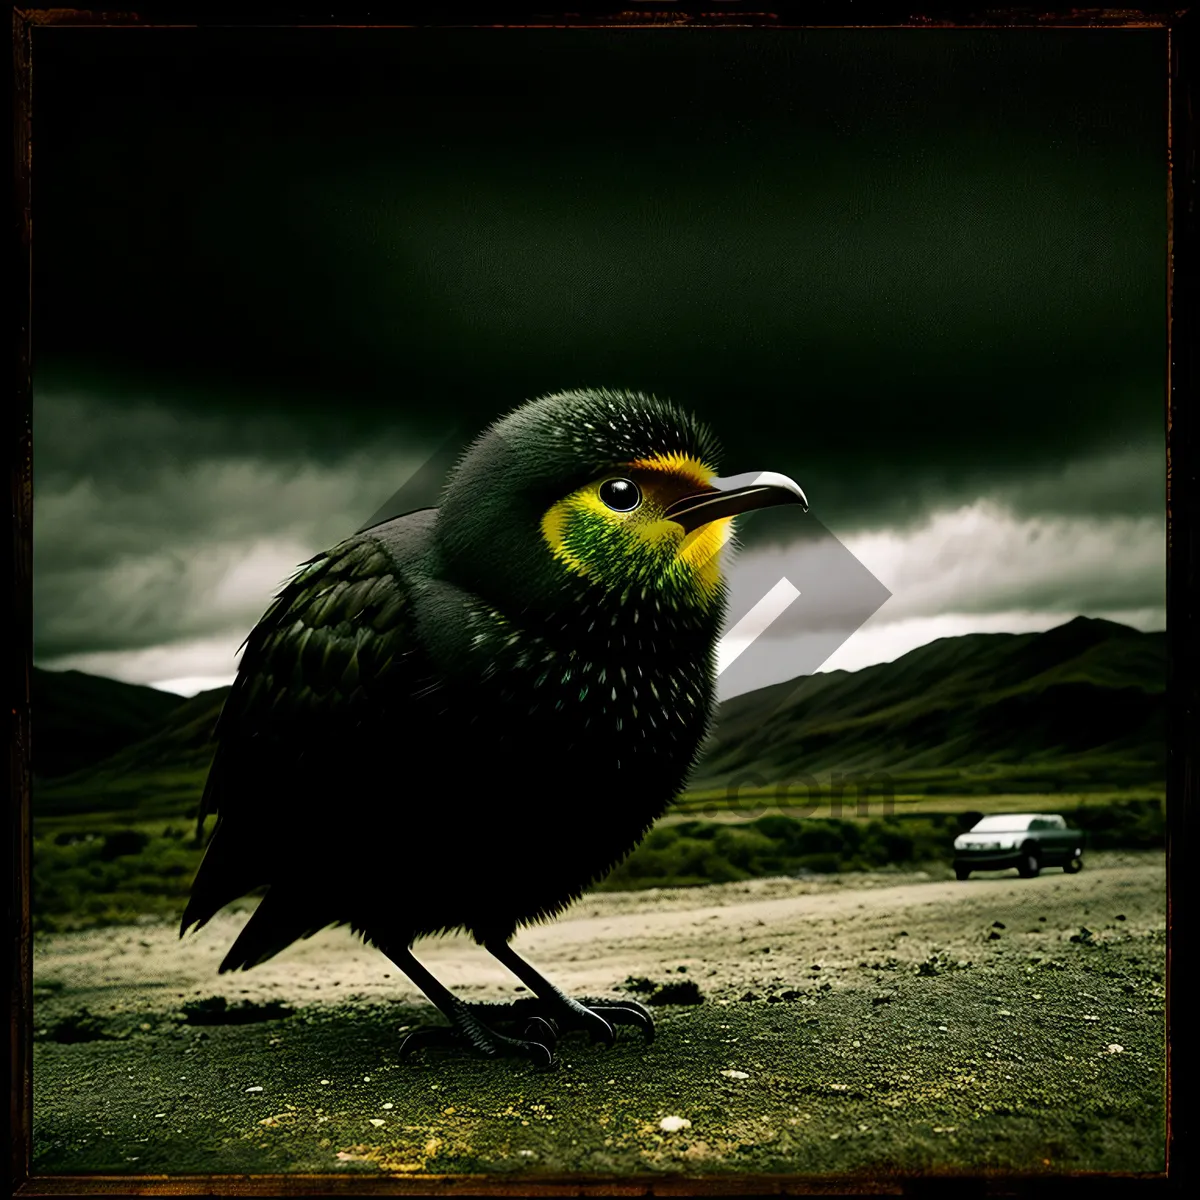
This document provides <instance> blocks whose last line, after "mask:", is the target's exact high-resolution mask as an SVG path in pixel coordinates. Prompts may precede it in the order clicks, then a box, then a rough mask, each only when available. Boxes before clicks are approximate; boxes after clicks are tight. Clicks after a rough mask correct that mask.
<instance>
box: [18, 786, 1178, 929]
mask: <svg viewBox="0 0 1200 1200" xmlns="http://www.w3.org/2000/svg"><path fill="white" fill-rule="evenodd" d="M743 799H745V798H743ZM762 807H763V808H766V805H763V806H762ZM697 809H698V806H696V807H693V806H692V805H691V803H690V801H688V800H685V802H684V803H682V804H681V805H680V806H679V807H678V809H677V810H676V811H675V812H674V813H672V814H671V815H670V816H668V817H666V818H664V820H663V821H662V822H660V824H659V825H658V826H657V828H655V829H654V830H652V831H651V833H650V835H649V836H648V837H647V838H646V840H645V841H644V842H643V843H642V845H641V846H639V847H638V849H637V850H635V851H634V853H633V854H632V855H631V856H630V857H629V858H628V859H627V860H626V861H625V862H624V863H622V864H621V865H620V866H619V867H618V868H617V869H616V870H615V871H614V872H613V873H612V874H611V875H610V876H609V877H608V878H607V879H605V880H604V881H603V882H602V883H601V884H600V885H599V887H598V888H597V890H598V891H608V892H612V891H624V890H636V889H640V888H647V887H687V886H694V885H697V884H704V883H727V882H736V881H739V880H746V879H756V878H764V877H770V876H803V875H805V874H814V873H815V874H829V873H835V872H840V871H869V870H879V869H894V868H901V867H904V868H909V867H913V866H921V865H925V864H931V863H942V864H944V863H947V862H949V860H950V857H951V848H952V842H953V839H954V836H955V834H956V833H957V832H959V830H960V829H961V828H962V827H963V824H964V814H968V813H971V814H980V813H984V812H1004V811H1013V810H1017V811H1053V812H1061V813H1063V814H1065V815H1066V816H1067V817H1068V820H1069V821H1070V823H1071V824H1073V825H1074V826H1076V827H1077V828H1081V829H1083V830H1084V831H1085V833H1086V835H1087V842H1088V845H1089V847H1090V848H1093V849H1108V848H1127V849H1154V848H1157V847H1161V846H1162V844H1163V835H1164V833H1163V830H1164V826H1163V804H1162V799H1161V797H1160V796H1157V795H1154V794H1153V793H1148V792H1141V793H1138V794H1135V795H1128V794H1121V793H1092V794H1086V795H1082V796H1075V797H1064V796H1061V795H1054V796H1036V795H1021V796H993V797H978V796H971V797H960V798H953V797H934V798H929V797H905V798H900V799H897V800H896V801H895V803H894V804H893V805H891V806H890V811H889V810H888V807H885V806H883V805H880V804H874V803H872V804H869V805H867V806H865V807H864V808H863V809H862V810H860V809H859V808H857V807H856V806H855V805H853V804H850V805H848V806H846V807H845V808H844V809H843V810H842V814H841V816H833V815H830V810H829V808H828V806H827V807H826V809H825V810H824V812H823V813H822V812H819V813H818V814H817V815H808V814H806V813H803V812H800V813H797V812H790V813H778V812H774V813H773V812H770V811H766V812H761V813H760V811H759V810H758V809H757V808H756V807H755V806H754V804H753V802H751V803H750V804H743V805H740V806H739V807H738V808H736V809H733V808H726V809H724V810H720V809H717V810H715V811H713V812H712V813H711V814H710V815H709V817H708V819H704V818H703V817H700V816H697V815H696V813H697ZM700 811H703V810H702V809H701V810H700ZM210 824H211V823H210ZM202 854H203V846H202V844H200V843H198V842H197V841H196V840H195V828H194V822H192V821H190V820H188V819H186V818H183V819H180V818H170V819H164V818H161V817H159V818H147V817H145V816H144V815H143V814H142V810H138V811H137V812H135V813H129V812H126V813H116V814H107V815H106V814H103V813H89V814H73V815H69V816H67V815H61V816H49V817H42V818H39V819H37V820H36V821H35V823H34V844H33V921H34V928H35V930H37V931H39V932H46V931H54V930H67V929H84V928H89V927H93V926H98V925H105V924H123V923H131V922H136V921H138V920H140V919H142V918H143V917H146V916H169V915H178V914H179V913H180V912H181V911H182V909H183V906H184V904H185V902H186V899H187V894H188V890H189V888H190V886H191V881H192V877H193V875H194V873H195V870H196V867H197V866H198V865H199V862H200V858H201V855H202Z"/></svg>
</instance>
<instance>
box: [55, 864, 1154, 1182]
mask: <svg viewBox="0 0 1200 1200" xmlns="http://www.w3.org/2000/svg"><path fill="white" fill-rule="evenodd" d="M1165 908H1166V897H1165V871H1164V861H1163V856H1162V855H1161V854H1124V855H1116V854H1107V855H1102V854H1094V855H1092V856H1091V858H1090V859H1089V862H1088V866H1087V869H1085V870H1084V871H1083V872H1082V873H1081V874H1079V875H1075V876H1067V875H1063V874H1062V873H1061V872H1059V871H1050V870H1048V871H1046V872H1045V874H1044V875H1042V876H1041V877H1040V878H1038V879H1035V880H1022V879H1018V878H1017V877H1016V876H1015V874H1011V873H1010V874H1002V875H992V876H980V877H973V878H972V879H971V880H969V881H968V882H965V883H958V882H956V881H954V880H952V879H945V878H941V877H936V876H930V875H927V874H920V873H917V874H913V873H909V874H900V873H890V874H879V875H857V876H854V875H846V876H835V877H831V878H814V879H808V880H758V881H754V882H752V883H748V884H725V885H720V886H712V887H705V888H692V889H680V890H675V891H651V892H638V893H621V894H606V895H599V896H594V897H591V898H589V899H587V900H585V901H583V902H582V903H580V904H579V905H578V906H576V908H575V909H574V910H572V913H571V914H569V917H568V918H567V919H564V920H561V921H558V922H556V923H554V924H552V925H547V926H543V927H539V928H536V929H532V930H528V931H526V932H525V933H523V934H522V935H521V936H520V937H519V938H518V939H517V941H516V943H515V945H516V948H517V949H518V950H519V951H521V952H523V953H525V954H527V955H528V957H529V958H531V959H532V961H533V962H534V963H535V964H537V965H538V966H539V967H540V968H542V969H543V970H544V971H545V972H546V974H547V975H549V976H550V977H551V978H552V979H554V980H555V981H556V982H558V983H559V984H560V985H562V986H563V987H564V988H566V989H567V990H569V991H572V992H574V993H575V994H580V995H590V996H598V995H614V996H618V995H622V994H626V995H636V996H640V997H641V998H642V999H643V1000H645V1001H647V1002H648V1003H650V1004H651V1005H652V1006H653V1009H654V1011H655V1013H656V1018H657V1024H658V1035H657V1039H656V1040H655V1042H654V1043H653V1044H651V1045H649V1046H646V1045H644V1044H643V1043H642V1041H641V1039H640V1037H638V1036H637V1035H636V1034H634V1033H632V1031H628V1030H625V1031H622V1036H621V1038H620V1040H619V1042H618V1044H617V1046H616V1047H614V1048H613V1049H611V1050H605V1049H603V1048H600V1047H594V1046H592V1045H590V1044H588V1043H587V1042H586V1041H584V1040H582V1039H579V1038H576V1037H568V1038H565V1039H564V1040H563V1041H561V1042H560V1044H559V1060H560V1061H559V1064H558V1066H557V1068H555V1069H553V1070H549V1071H546V1070H539V1069H537V1068H535V1067H533V1066H532V1065H529V1064H526V1063H523V1062H481V1061H477V1060H474V1059H471V1058H468V1057H466V1056H464V1055H463V1054H461V1053H456V1052H454V1051H446V1050H433V1049H429V1050H424V1051H422V1052H421V1053H420V1054H418V1055H416V1056H414V1057H412V1058H409V1059H407V1060H401V1059H400V1058H399V1056H398V1054H397V1049H398V1046H399V1043H400V1041H401V1038H402V1033H401V1031H402V1030H403V1029H404V1028H405V1027H415V1026H416V1025H419V1024H422V1023H425V1022H427V1021H433V1020H437V1019H438V1018H437V1014H436V1013H435V1012H434V1011H433V1010H432V1009H431V1008H430V1007H429V1006H428V1005H427V1004H425V1003H424V1001H423V998H422V997H421V996H420V994H419V993H418V992H417V991H416V990H415V989H414V988H413V987H412V985H411V984H409V983H408V981H407V979H405V978H403V977H401V976H398V974H397V972H396V970H395V969H394V968H393V967H391V965H390V964H389V963H388V962H387V961H386V960H385V959H384V958H383V957H382V956H381V955H379V954H378V953H377V952H375V951H373V950H368V949H367V948H365V947H363V946H362V945H361V944H360V943H358V942H357V941H355V939H354V938H353V937H352V936H351V935H350V934H349V933H348V932H347V931H345V930H329V931H326V932H325V933H322V934H319V935H318V936H316V937H314V938H312V939H311V940H309V941H307V942H305V943H302V944H301V945H299V946H295V947H292V948H291V949H290V950H288V951H286V952H285V953H284V954H282V955H280V956H279V957H278V958H277V959H276V960H274V961H273V962H271V963H268V964H264V965H263V966H262V967H259V968H257V969H256V970H254V971H252V972H249V973H246V974H242V975H238V976H233V977H231V976H220V977H219V976H217V974H216V964H217V962H218V961H219V959H220V957H221V955H222V954H223V953H224V950H225V949H226V947H227V946H228V944H229V942H230V941H231V939H232V937H233V935H234V934H235V932H236V929H237V927H238V926H239V925H240V923H241V922H242V921H244V920H245V913H244V912H243V913H240V914H239V913H234V914H231V915H228V916H222V917H220V918H218V919H216V920H214V921H213V922H212V924H211V925H210V926H208V927H207V928H205V929H204V930H202V931H201V932H200V933H199V934H197V935H194V936H193V937H192V938H190V939H188V940H187V941H183V942H180V941H179V940H178V939H177V937H176V936H175V930H174V928H173V927H168V926H165V925H144V926H140V927H136V928H128V927H126V928H120V929H104V930H98V931H91V932H87V933H76V934H57V935H52V936H48V937H46V938H44V939H40V940H39V941H38V943H37V944H36V945H35V967H34V984H35V1018H36V1025H37V1032H36V1041H35V1047H34V1170H35V1173H37V1174H53V1173H68V1174H87V1173H93V1172H104V1173H118V1174H142V1173H150V1174H162V1173H168V1172H170V1173H179V1172H192V1173H217V1174H224V1173H239V1174H240V1173H263V1172H287V1171H302V1172H368V1173H373V1174H378V1173H381V1172H391V1173H397V1174H403V1175H406V1176H412V1177H418V1176H422V1175H479V1174H484V1175H491V1174H496V1173H506V1174H509V1175H511V1174H512V1173H521V1174H536V1175H540V1176H543V1177H555V1178H562V1177H564V1176H575V1177H577V1176H581V1175H587V1176H594V1175H606V1176H607V1175H614V1174H615V1175H630V1174H633V1175H647V1174H649V1175H661V1174H662V1173H683V1174H700V1173H714V1172H725V1173H736V1174H746V1173H757V1172H781V1173H786V1174H800V1175H803V1174H810V1173H811V1174H827V1173H838V1174H842V1173H848V1172H867V1173H871V1174H872V1175H876V1176H877V1175H879V1174H880V1173H893V1172H896V1173H902V1174H903V1173H909V1172H930V1171H951V1172H968V1173H979V1172H990V1171H1004V1172H1012V1171H1018V1172H1039V1173H1046V1172H1052V1173H1057V1172H1062V1171H1106V1172H1107V1171H1114V1172H1158V1171H1161V1170H1162V1169H1163V1141H1164V1003H1165V997H1164V986H1163V973H1164V966H1165V940H1164V938H1165ZM417 949H418V956H419V957H420V958H422V960H423V961H424V962H426V963H427V964H428V966H429V967H430V968H431V969H432V970H433V971H434V973H435V974H437V975H438V976H439V978H441V979H443V981H444V982H445V983H447V984H448V985H449V986H451V987H452V988H454V989H455V990H457V991H459V992H460V993H461V994H462V995H463V996H464V997H465V998H468V999H486V1000H499V999H509V998H514V997H515V996H516V995H517V994H519V992H520V989H518V988H517V987H515V986H514V985H515V980H513V979H512V978H511V977H510V976H508V975H507V973H506V972H505V971H504V970H503V969H502V968H500V967H499V966H498V964H496V963H494V962H493V961H492V960H491V959H490V958H489V957H488V956H487V955H485V954H484V952H483V951H482V950H481V949H479V948H478V947H476V946H474V945H473V944H472V943H471V942H469V941H468V940H466V939H460V938H447V939H442V940H440V941H436V942H427V943H422V944H420V945H419V946H418V948H417ZM630 988H635V989H640V990H634V991H630V990H627V989H630ZM222 1005H224V1009H223V1010H222Z"/></svg>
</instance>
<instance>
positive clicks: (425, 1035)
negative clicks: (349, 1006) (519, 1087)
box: [400, 1003, 558, 1067]
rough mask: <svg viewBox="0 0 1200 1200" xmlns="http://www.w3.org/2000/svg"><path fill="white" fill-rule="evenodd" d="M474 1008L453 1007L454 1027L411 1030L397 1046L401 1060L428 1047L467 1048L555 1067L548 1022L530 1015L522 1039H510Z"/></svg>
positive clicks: (553, 1034)
mask: <svg viewBox="0 0 1200 1200" xmlns="http://www.w3.org/2000/svg"><path fill="white" fill-rule="evenodd" d="M477 1007H478V1006H472V1005H467V1004H462V1003H459V1004H456V1005H455V1007H454V1009H453V1014H452V1020H453V1024H451V1025H425V1026H422V1027H421V1028H419V1029H414V1030H413V1031H412V1032H411V1033H409V1034H408V1035H407V1036H406V1037H405V1039H404V1041H402V1042H401V1043H400V1055H401V1057H406V1056H407V1055H409V1054H412V1053H413V1052H414V1051H416V1050H420V1049H422V1048H425V1047H429V1046H443V1047H454V1048H459V1049H461V1048H462V1047H463V1046H468V1047H470V1048H471V1049H473V1050H475V1051H476V1052H477V1053H479V1054H483V1055H485V1056H486V1057H488V1058H501V1057H516V1058H528V1059H531V1060H532V1061H533V1062H534V1063H536V1064H537V1065H538V1066H542V1067H550V1066H553V1065H554V1064H555V1062H556V1059H555V1057H554V1047H555V1044H556V1042H557V1040H558V1038H557V1034H556V1032H555V1029H554V1027H553V1026H552V1025H551V1024H550V1023H549V1022H547V1021H545V1020H544V1019H543V1018H542V1017H540V1016H538V1015H536V1014H531V1015H529V1016H527V1017H526V1018H525V1021H524V1025H523V1028H522V1036H520V1037H513V1036H510V1035H509V1034H505V1033H501V1032H500V1031H499V1030H497V1029H493V1028H492V1027H491V1025H490V1024H487V1023H485V1022H484V1021H483V1020H482V1019H481V1018H480V1015H479V1013H478V1011H477Z"/></svg>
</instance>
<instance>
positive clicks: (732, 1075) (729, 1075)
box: [721, 1071, 750, 1079]
mask: <svg viewBox="0 0 1200 1200" xmlns="http://www.w3.org/2000/svg"><path fill="white" fill-rule="evenodd" d="M721 1074H722V1075H724V1076H725V1078H726V1079H749V1078H750V1076H749V1075H747V1074H746V1072H745V1071H722V1072H721Z"/></svg>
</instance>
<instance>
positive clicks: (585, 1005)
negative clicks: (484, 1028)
mask: <svg viewBox="0 0 1200 1200" xmlns="http://www.w3.org/2000/svg"><path fill="white" fill-rule="evenodd" d="M483 945H484V949H486V950H487V952H488V953H489V954H491V955H492V956H493V957H495V958H496V959H498V960H499V961H500V962H502V963H503V964H504V965H505V966H506V967H507V968H508V969H509V970H510V971H511V972H512V973H513V974H514V975H515V976H516V977H517V978H518V979H519V980H520V981H521V982H522V983H523V984H525V986H526V987H528V988H529V990H530V991H531V992H533V994H534V996H536V997H537V1000H536V1002H530V1007H531V1008H534V1009H535V1010H536V1011H538V1012H540V1013H541V1014H542V1016H544V1017H545V1018H546V1019H547V1020H548V1021H550V1022H551V1023H552V1024H553V1025H554V1026H555V1031H556V1032H557V1031H558V1030H559V1029H561V1030H562V1031H564V1032H566V1031H568V1030H574V1029H583V1030H586V1031H587V1032H588V1033H589V1034H591V1037H592V1041H594V1042H596V1041H602V1042H604V1043H605V1044H607V1045H609V1046H611V1045H612V1044H613V1043H614V1042H615V1041H616V1036H617V1035H616V1031H615V1030H614V1029H613V1026H614V1025H636V1026H638V1028H639V1029H641V1031H642V1033H643V1034H644V1036H645V1038H646V1041H648V1042H650V1041H653V1040H654V1019H653V1018H652V1017H651V1016H650V1013H649V1011H648V1010H647V1009H646V1008H644V1007H643V1006H642V1005H640V1004H639V1003H638V1002H637V1001H636V1000H591V999H589V1000H586V1001H581V1000H574V999H572V998H571V997H570V996H568V995H566V994H565V993H564V992H561V991H560V990H559V989H558V988H556V987H555V986H554V984H552V983H551V982H550V981H549V980H548V979H546V978H545V977H544V976H542V975H540V974H539V973H538V972H537V971H536V970H535V969H534V968H533V967H532V966H530V965H529V963H527V962H526V961H525V960H524V959H523V958H521V956H520V955H519V954H517V952H516V951H515V950H514V949H513V948H512V947H511V946H510V945H509V944H508V942H507V941H506V940H504V939H502V938H486V939H484V943H483ZM513 1007H514V1010H515V1006H513Z"/></svg>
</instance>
